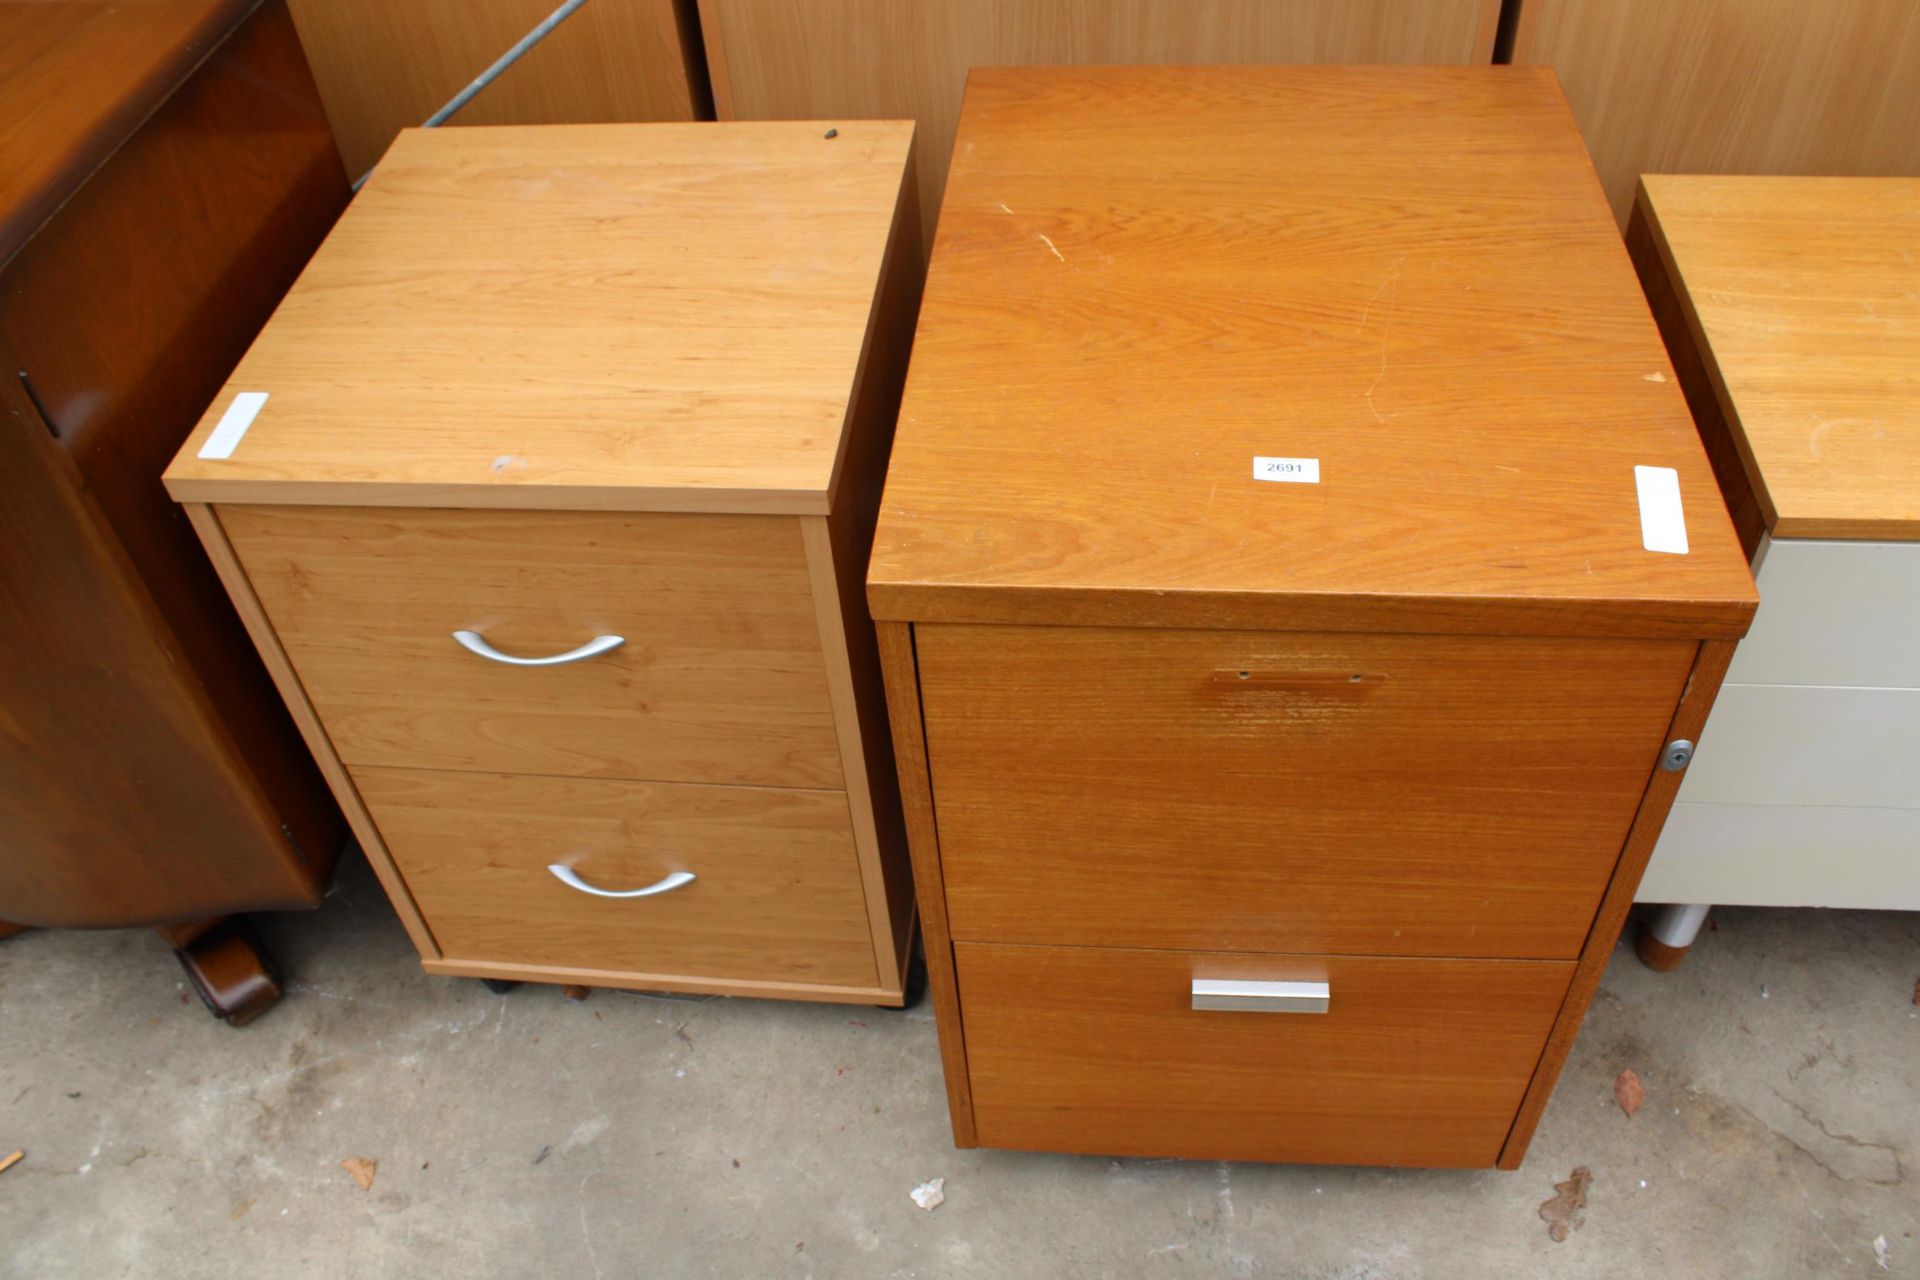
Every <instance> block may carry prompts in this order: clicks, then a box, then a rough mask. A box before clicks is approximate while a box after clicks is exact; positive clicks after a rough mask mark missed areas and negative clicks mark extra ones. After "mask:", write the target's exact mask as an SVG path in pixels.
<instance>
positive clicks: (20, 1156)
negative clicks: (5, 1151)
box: [0, 1151, 27, 1173]
mask: <svg viewBox="0 0 1920 1280" xmlns="http://www.w3.org/2000/svg"><path fill="white" fill-rule="evenodd" d="M26 1158H27V1153H26V1152H24V1151H16V1152H14V1153H13V1154H12V1155H10V1156H0V1173H5V1172H6V1171H7V1170H9V1169H11V1168H13V1166H15V1165H17V1164H19V1163H20V1162H21V1161H22V1160H24V1159H26Z"/></svg>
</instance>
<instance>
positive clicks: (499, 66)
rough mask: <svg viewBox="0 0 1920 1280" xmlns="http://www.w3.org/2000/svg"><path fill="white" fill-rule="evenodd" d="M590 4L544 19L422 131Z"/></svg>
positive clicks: (570, 0) (569, 0)
mask: <svg viewBox="0 0 1920 1280" xmlns="http://www.w3.org/2000/svg"><path fill="white" fill-rule="evenodd" d="M586 2H587V0H566V3H565V4H563V5H561V6H560V7H559V8H558V9H555V10H554V11H553V12H552V13H550V14H548V15H547V16H546V17H545V18H543V19H541V21H540V25H539V26H537V27H535V28H534V29H533V30H531V31H529V32H527V34H525V35H524V36H521V37H520V40H519V42H518V43H516V44H515V45H514V46H513V48H511V49H509V50H507V51H506V52H505V53H503V54H501V55H500V56H499V57H498V58H497V59H495V60H494V63H493V65H492V66H490V67H488V68H487V69H486V70H485V71H482V72H481V73H480V74H479V75H477V76H475V77H474V78H473V83H472V84H469V85H468V86H467V87H466V88H464V89H462V90H461V91H460V92H459V93H456V94H454V95H453V97H452V98H451V99H449V100H448V102H447V104H446V105H445V106H443V107H441V108H440V109H439V110H438V111H436V112H434V113H433V114H432V115H430V116H428V117H427V118H426V119H425V120H423V121H421V122H420V127H421V128H422V129H432V128H436V127H438V126H439V125H441V124H443V123H445V121H446V119H447V117H448V116H451V115H452V114H453V113H454V112H456V111H458V110H459V109H460V108H462V107H464V106H466V105H467V104H468V103H469V102H472V101H473V99H474V95H476V94H478V93H479V92H480V91H481V90H482V89H484V88H486V87H487V86H488V85H490V84H492V83H493V82H494V81H495V80H498V79H499V78H500V73H501V72H502V71H505V70H506V69H507V68H508V67H510V66H512V65H513V64H514V63H516V62H518V61H520V59H521V58H522V57H523V56H524V55H525V54H526V52H527V50H529V49H531V48H533V46H535V45H537V44H539V43H540V42H541V41H542V40H545V39H546V38H547V37H548V36H549V35H551V34H552V33H553V29H554V28H555V27H557V26H559V25H560V24H561V23H563V22H565V21H566V20H567V19H568V18H570V17H572V16H573V14H574V11H575V10H577V9H578V8H579V7H580V6H581V5H583V4H585V3H586ZM372 175H373V170H372V169H369V170H367V171H366V172H365V173H363V174H361V175H360V177H359V179H358V180H357V181H356V182H355V183H354V184H353V189H354V190H355V191H358V190H359V189H360V188H361V186H363V185H364V184H365V183H366V180H367V179H368V178H369V177H371V176H372Z"/></svg>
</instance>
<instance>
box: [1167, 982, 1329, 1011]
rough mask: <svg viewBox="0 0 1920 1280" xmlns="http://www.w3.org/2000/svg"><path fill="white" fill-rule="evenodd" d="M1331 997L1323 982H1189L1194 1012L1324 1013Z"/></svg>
mask: <svg viewBox="0 0 1920 1280" xmlns="http://www.w3.org/2000/svg"><path fill="white" fill-rule="evenodd" d="M1331 995H1332V993H1331V992H1330V991H1329V990H1328V987H1327V984H1326V983H1324V982H1236V981H1229V980H1225V979H1220V978H1195V979H1194V980H1193V1007H1194V1008H1196V1009H1239V1010H1242V1011H1243V1012H1247V1013H1325V1012H1326V1011H1327V1001H1328V1000H1329V998H1330V997H1331Z"/></svg>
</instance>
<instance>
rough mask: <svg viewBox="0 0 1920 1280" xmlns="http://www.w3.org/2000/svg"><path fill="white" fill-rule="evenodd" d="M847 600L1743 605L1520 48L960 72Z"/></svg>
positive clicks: (1721, 538) (1602, 223)
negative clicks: (872, 505)
mask: <svg viewBox="0 0 1920 1280" xmlns="http://www.w3.org/2000/svg"><path fill="white" fill-rule="evenodd" d="M1256 457H1286V458H1296V457H1297V458H1311V459H1316V460H1317V461H1318V463H1319V475H1320V479H1319V482H1318V483H1311V484H1308V483H1263V482H1262V481H1260V480H1258V479H1256V478H1254V472H1253V466H1254V459H1255V458H1256ZM1638 465H1649V466H1659V467H1671V468H1673V469H1675V470H1676V471H1677V473H1678V476H1679V483H1680V490H1681V495H1682V500H1683V503H1684V505H1685V511H1686V526H1687V533H1688V538H1689V542H1690V547H1691V550H1690V553H1689V554H1687V555H1667V554H1661V553H1657V552H1651V551H1648V550H1647V549H1646V548H1645V547H1644V545H1643V542H1642V535H1641V521H1640V511H1639V507H1638V503H1637V501H1636V497H1635V487H1634V468H1635V466H1638ZM1415 549H1417V553H1415ZM869 599H870V602H871V604H872V606H873V608H874V612H875V616H876V617H879V618H883V619H903V620H916V621H920V620H954V621H963V620H964V621H1022V622H1041V621H1062V622H1079V623H1094V624H1110V623H1114V622H1127V623H1134V624H1144V625H1167V626H1182V625H1193V626H1232V627H1259V628H1281V629H1302V630H1420V631H1456V630H1466V631H1504V632H1508V633H1519V634H1615V635H1642V636H1659V635H1670V636H1679V637H1683V638H1685V637H1697V636H1700V635H1738V634H1740V632H1741V631H1743V630H1744V629H1745V626H1746V623H1747V619H1748V618H1749V616H1750V615H1751V613H1752V610H1753V606H1754V593H1753V586H1752V581H1751V579H1750V577H1749V576H1748V573H1747V569H1746V561H1745V557H1744V555H1743V554H1742V552H1741V548H1740V546H1739V543H1738V540H1737V539H1736V537H1735V535H1734V532H1733V529H1732V527H1731V525H1730V524H1729V523H1728V521H1727V519H1726V516H1725V513H1724V511H1723V510H1722V509H1721V507H1720V505H1719V502H1718V499H1717V490H1716V488H1715V485H1714V479H1713V473H1712V471H1711V468H1710V467H1709V465H1708V462H1707V459H1706V457H1705V455H1704V452H1703V451H1702V448H1701V445H1700V443H1699V440H1698V438H1697V437H1696V435H1695V433H1694V428H1693V423H1692V421H1691V419H1690V417H1689V416H1688V413H1687V408H1686V404H1685V401H1684V399H1683V397H1682V396H1681V394H1680V390H1679V387H1678V386H1677V385H1676V384H1675V382H1674V378H1673V370H1672V367H1671V365H1670V364H1669V363H1668V360H1667V357H1666V354H1665V351H1664V350H1663V348H1662V345H1661V341H1660V337H1659V334H1658V332H1657V330H1656V329H1655V327H1654V324H1653V321H1652V319H1651V317H1650V315H1649V313H1648V309H1647V304H1646V302H1645V300H1644V298H1643V297H1642V296H1641V293H1640V290H1639V287H1638V284H1637V282H1636V279H1635V276H1634V273H1633V270H1632V267H1631V264H1630V263H1629V261H1628V258H1627V255H1626V253H1625V251H1624V249H1623V247H1622V245H1621V242H1620V236H1619V232H1618V229H1617V228H1616V226H1615V225H1614V223H1613V220H1612V218H1611V217H1610V215H1609V213H1608V210H1607V207H1606V204H1605V201H1604V200H1603V199H1602V197H1601V193H1600V190H1599V188H1598V186H1597V184H1595V182H1594V180H1593V177H1592V173H1591V169H1590V167H1589V165H1588V162H1587V159H1586V154H1585V151H1584V149H1583V147H1582V145H1581V142H1580V138H1579V134H1578V132H1577V131H1576V130H1575V128H1574V125H1573V120H1572V117H1571V115H1570V114H1569V113H1568V111H1567V109H1566V105H1565V103H1564V101H1563V100H1562V98H1561V97H1560V93H1559V90H1558V89H1557V88H1556V87H1555V85H1554V82H1553V78H1552V75H1551V73H1550V72H1547V71H1543V70H1534V69H1527V68H1486V69H1448V68H1417V69H1416V68H1371V67H1315V68H1168V67H1161V68H1083V69H978V70H976V71H975V72H974V73H973V76H972V79H971V81H970V85H969V90H968V97H967V102H966V108H965V112H964V114H963V118H962V121H961V125H960V132H959V140H958V146H957V149H956V153H955V160H954V165H953V171H952V175H951V182H950V185H949V187H948V191H947V197H946V205H945V208H944V211H943V213H942V217H941V222H940V230H939V236H938V240H937V243H936V245H935V247H934V252H933V262H932V266H931V268H930V272H929V278H928V284H927V292H926V299H925V302H924V304H923V306H922V311H921V321H920V327H919V332H918V334H917V336H916V338H915V351H914V359H913V364H912V367H911V369H910V371H909V374H908V381H907V390H906V394H905V399H904V402H903V405H902V408H901V420H900V426H899V429H898V432H897V435H896V439H895V444H894V455H893V461H892V464H891V467H890V469H889V473H888V481H887V495H886V499H885V502H884V504H883V507H882V512H881V517H880V525H879V533H878V537H877V539H876V546H875V553H874V560H873V565H872V568H871V570H870V574H869Z"/></svg>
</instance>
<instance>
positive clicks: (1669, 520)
mask: <svg viewBox="0 0 1920 1280" xmlns="http://www.w3.org/2000/svg"><path fill="white" fill-rule="evenodd" d="M1633 484H1634V487H1635V488H1636V489H1638V490H1639V491H1640V545H1642V546H1644V547H1645V548H1646V549H1647V550H1649V551H1665V552H1667V553H1669V554H1671V555H1676V556H1683V555H1686V554H1687V513H1686V511H1685V510H1684V509H1682V507H1681V505H1680V473H1679V472H1678V471H1675V470H1674V469H1673V468H1672V467H1635V468H1634V469H1633Z"/></svg>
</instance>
